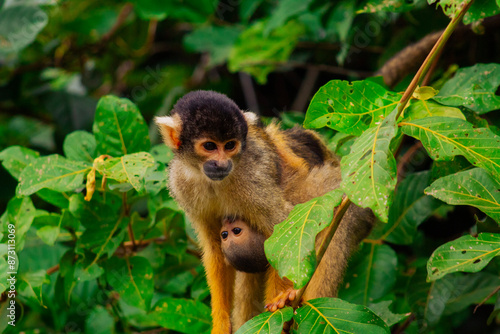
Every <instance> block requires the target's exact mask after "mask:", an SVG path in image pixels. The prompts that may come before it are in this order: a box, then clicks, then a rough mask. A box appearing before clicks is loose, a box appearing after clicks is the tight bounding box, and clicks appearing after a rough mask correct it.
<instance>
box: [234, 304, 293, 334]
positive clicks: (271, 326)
mask: <svg viewBox="0 0 500 334" xmlns="http://www.w3.org/2000/svg"><path fill="white" fill-rule="evenodd" d="M292 316H293V309H292V308H291V307H285V308H282V309H280V310H277V311H276V312H272V313H271V312H264V313H261V314H259V315H258V316H256V317H254V318H252V319H250V320H249V321H247V322H246V323H245V324H244V325H243V326H241V327H240V329H238V331H237V332H236V334H257V333H281V331H282V329H283V326H284V324H285V322H287V321H289V320H290V319H292Z"/></svg>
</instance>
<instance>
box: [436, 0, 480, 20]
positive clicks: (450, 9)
mask: <svg viewBox="0 0 500 334" xmlns="http://www.w3.org/2000/svg"><path fill="white" fill-rule="evenodd" d="M470 1H471V0H467V1H463V0H439V1H438V0H427V2H428V3H429V5H432V4H433V3H436V7H441V9H442V10H443V13H444V14H445V15H446V16H448V17H449V18H450V19H452V18H454V17H455V16H456V14H457V13H458V11H460V9H461V8H462V6H464V5H465V3H466V2H470Z"/></svg>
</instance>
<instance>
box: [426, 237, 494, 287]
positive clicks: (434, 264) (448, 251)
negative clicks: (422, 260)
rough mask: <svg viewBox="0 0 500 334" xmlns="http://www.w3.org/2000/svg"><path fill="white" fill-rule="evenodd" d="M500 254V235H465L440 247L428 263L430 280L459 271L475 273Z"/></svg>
mask: <svg viewBox="0 0 500 334" xmlns="http://www.w3.org/2000/svg"><path fill="white" fill-rule="evenodd" d="M499 253H500V234H495V233H479V235H478V236H477V238H475V237H473V236H471V235H465V236H463V237H460V238H458V239H456V240H453V241H450V242H447V243H445V244H444V245H441V246H439V247H438V248H437V249H436V250H435V251H434V253H432V255H431V257H430V258H429V261H428V262H427V273H428V279H429V280H431V281H435V280H437V279H438V278H441V277H443V276H444V275H446V274H449V273H454V272H457V271H465V272H469V273H475V272H478V271H480V270H481V269H483V268H484V267H485V266H486V265H487V264H488V263H489V262H490V261H491V260H492V259H493V258H494V257H495V256H497V255H498V254H499Z"/></svg>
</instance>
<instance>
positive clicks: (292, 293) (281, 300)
mask: <svg viewBox="0 0 500 334" xmlns="http://www.w3.org/2000/svg"><path fill="white" fill-rule="evenodd" d="M298 291H299V290H294V289H292V288H290V289H287V290H285V291H283V292H280V293H279V294H278V296H276V297H274V298H273V300H272V301H271V302H270V303H269V304H267V305H266V307H265V308H266V309H267V310H268V311H270V312H274V311H276V310H277V309H280V308H283V307H285V305H291V302H292V301H294V300H295V297H296V296H297V292H298Z"/></svg>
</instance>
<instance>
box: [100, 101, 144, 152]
mask: <svg viewBox="0 0 500 334" xmlns="http://www.w3.org/2000/svg"><path fill="white" fill-rule="evenodd" d="M93 131H94V136H95V139H96V142H97V155H98V156H99V155H102V154H108V155H111V156H113V157H119V156H122V155H125V154H131V153H136V152H141V151H146V152H147V151H149V149H150V148H151V143H150V141H149V135H148V127H147V125H146V123H145V122H144V119H143V118H142V115H141V113H140V112H139V109H137V107H136V106H135V104H133V103H132V102H130V100H128V99H121V98H118V97H115V96H111V95H108V96H105V97H103V98H101V99H100V100H99V103H98V104H97V109H96V113H95V120H94V126H93Z"/></svg>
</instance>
